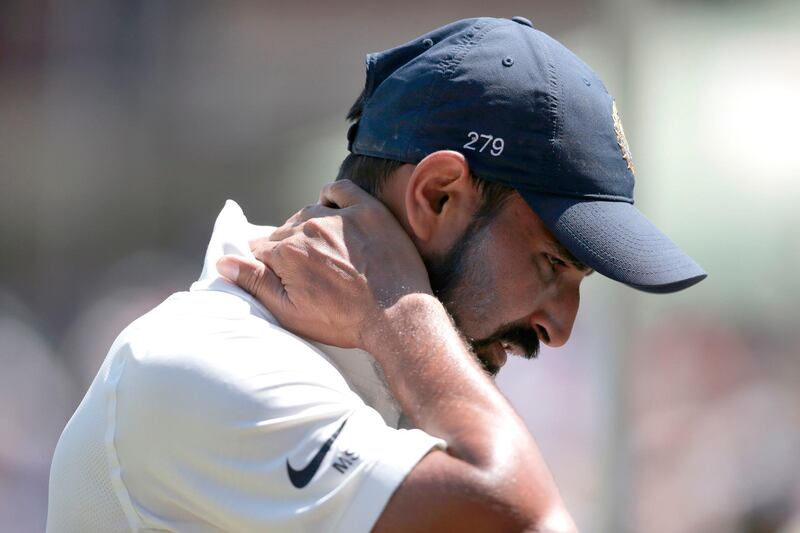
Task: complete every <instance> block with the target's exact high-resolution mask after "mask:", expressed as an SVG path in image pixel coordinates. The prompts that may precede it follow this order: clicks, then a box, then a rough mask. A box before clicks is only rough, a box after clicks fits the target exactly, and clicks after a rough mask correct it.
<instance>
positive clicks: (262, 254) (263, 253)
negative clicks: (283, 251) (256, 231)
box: [249, 235, 278, 265]
mask: <svg viewBox="0 0 800 533" xmlns="http://www.w3.org/2000/svg"><path fill="white" fill-rule="evenodd" d="M249 244H250V251H251V252H253V255H254V256H255V257H256V259H257V260H258V261H261V262H262V263H264V264H267V265H268V264H269V256H270V254H271V253H272V250H274V249H275V247H276V246H278V242H277V241H273V240H272V235H268V236H266V237H258V238H256V239H253V240H251V241H250V242H249Z"/></svg>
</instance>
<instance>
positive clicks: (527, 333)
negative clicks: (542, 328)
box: [470, 324, 540, 359]
mask: <svg viewBox="0 0 800 533" xmlns="http://www.w3.org/2000/svg"><path fill="white" fill-rule="evenodd" d="M495 342H501V343H505V344H510V345H512V347H514V348H515V353H516V350H517V349H518V350H522V353H520V354H519V355H521V356H522V357H524V358H525V359H534V358H536V356H538V355H539V348H540V342H539V335H537V334H536V330H535V329H533V328H532V327H530V326H521V325H519V324H508V325H506V326H503V327H501V328H499V329H498V330H497V331H495V332H494V333H492V334H491V335H490V336H488V337H486V338H483V339H473V340H472V341H471V342H470V344H471V345H472V348H473V350H481V349H483V348H487V347H488V346H489V345H490V344H492V343H495Z"/></svg>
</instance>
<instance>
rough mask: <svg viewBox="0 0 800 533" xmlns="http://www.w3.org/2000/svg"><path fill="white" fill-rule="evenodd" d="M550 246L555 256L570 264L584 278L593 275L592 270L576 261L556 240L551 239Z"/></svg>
mask: <svg viewBox="0 0 800 533" xmlns="http://www.w3.org/2000/svg"><path fill="white" fill-rule="evenodd" d="M550 244H551V245H552V247H553V249H554V250H555V252H556V254H558V255H559V256H560V257H561V258H562V259H564V261H566V262H567V263H569V264H571V265H572V266H574V267H575V268H577V269H578V270H580V271H581V272H583V274H584V275H585V276H591V275H592V274H593V273H594V269H592V268H590V267H588V266H586V265H584V264H583V263H581V262H580V261H578V259H577V258H576V257H575V256H574V255H572V254H571V253H570V251H569V250H567V249H566V248H564V245H563V244H561V243H560V242H558V241H557V240H555V239H553V240H552V241H551V243H550Z"/></svg>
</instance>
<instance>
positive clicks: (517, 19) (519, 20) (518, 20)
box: [511, 17, 533, 28]
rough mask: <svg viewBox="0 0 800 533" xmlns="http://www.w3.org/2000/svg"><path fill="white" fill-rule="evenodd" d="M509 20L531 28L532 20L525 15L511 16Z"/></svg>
mask: <svg viewBox="0 0 800 533" xmlns="http://www.w3.org/2000/svg"><path fill="white" fill-rule="evenodd" d="M511 20H513V21H514V22H516V23H517V24H522V25H523V26H528V27H529V28H533V22H531V21H530V20H528V19H526V18H525V17H511Z"/></svg>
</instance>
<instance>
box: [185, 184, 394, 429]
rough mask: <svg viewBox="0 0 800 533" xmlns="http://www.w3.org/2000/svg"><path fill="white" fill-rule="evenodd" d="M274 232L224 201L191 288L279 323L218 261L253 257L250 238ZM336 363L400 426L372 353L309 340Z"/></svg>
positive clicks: (371, 402) (367, 398)
mask: <svg viewBox="0 0 800 533" xmlns="http://www.w3.org/2000/svg"><path fill="white" fill-rule="evenodd" d="M273 231H275V228H274V227H272V226H257V225H254V224H250V223H249V222H248V221H247V218H246V217H245V216H244V213H243V212H242V208H241V207H239V204H237V203H236V202H234V201H233V200H228V201H226V202H225V206H224V207H223V208H222V211H220V214H219V216H218V217H217V221H216V223H215V224H214V231H213V233H212V235H211V240H210V241H209V243H208V249H207V251H206V257H205V261H204V263H203V272H202V273H201V274H200V279H198V280H197V281H196V282H194V283H193V284H192V286H191V289H190V290H192V291H202V290H210V291H221V292H227V293H229V294H233V295H236V296H238V297H239V298H242V299H243V300H246V301H247V302H248V303H249V304H250V307H251V310H252V312H253V314H255V315H256V316H260V317H261V318H263V319H265V320H267V321H269V322H271V323H273V324H276V325H277V324H278V321H277V320H276V319H275V317H274V316H272V314H271V313H270V312H269V311H268V310H267V308H266V307H264V306H263V305H262V304H261V302H259V301H258V300H256V299H255V298H254V297H253V296H251V295H250V294H249V293H248V292H246V291H244V290H242V289H241V288H239V287H238V286H236V285H234V284H232V283H230V282H228V281H227V280H224V279H223V278H221V277H220V276H219V273H217V268H216V264H217V261H218V260H219V258H220V257H222V256H223V255H240V256H244V257H250V258H252V257H254V256H253V253H252V252H251V251H250V244H249V241H250V240H251V239H254V238H256V237H264V236H267V235H269V234H270V233H272V232H273ZM309 342H311V344H313V345H314V346H316V347H317V348H318V349H319V350H320V351H321V352H322V354H323V355H324V356H325V357H326V358H327V359H328V360H329V361H330V362H331V364H333V365H334V366H335V367H336V368H337V369H338V370H339V372H341V374H342V376H343V377H344V378H345V380H346V381H347V383H348V385H350V387H351V388H352V389H353V391H355V392H356V394H358V395H359V396H360V397H361V399H362V400H364V403H366V404H367V405H369V406H371V407H373V408H374V409H375V410H376V411H378V412H379V413H380V414H381V415H382V416H383V418H384V420H385V421H386V423H387V424H389V425H391V426H395V427H397V426H398V425H399V424H400V416H401V411H400V407H399V406H398V405H397V402H396V401H395V399H394V398H393V397H392V395H391V393H390V392H389V390H388V388H387V386H386V382H385V381H384V379H383V374H382V372H381V369H380V366H379V365H378V363H377V362H376V361H375V359H374V358H373V357H372V355H370V354H369V353H367V352H365V351H363V350H351V349H344V348H338V347H335V346H329V345H326V344H321V343H317V342H313V341H309Z"/></svg>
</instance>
